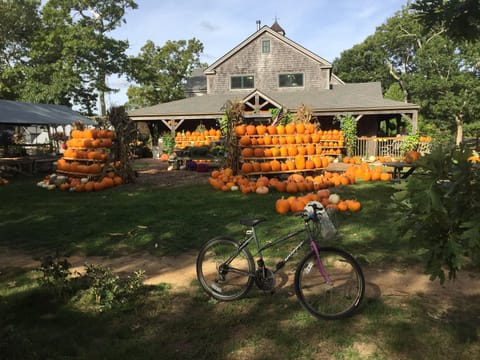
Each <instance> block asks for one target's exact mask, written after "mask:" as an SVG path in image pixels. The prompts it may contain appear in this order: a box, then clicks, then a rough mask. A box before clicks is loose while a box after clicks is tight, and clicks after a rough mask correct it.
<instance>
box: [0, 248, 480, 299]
mask: <svg viewBox="0 0 480 360" xmlns="http://www.w3.org/2000/svg"><path fill="white" fill-rule="evenodd" d="M68 261H69V262H70V264H71V265H72V267H71V269H72V271H78V272H80V273H82V272H84V270H85V267H84V265H85V263H89V264H101V265H103V266H107V267H109V268H111V269H112V270H113V271H115V272H118V273H128V274H131V273H133V272H134V271H136V270H144V271H145V275H146V280H145V283H146V284H159V283H168V284H171V286H172V291H189V290H190V289H192V288H193V287H192V284H193V282H194V281H196V270H195V261H196V253H185V254H182V255H181V256H177V257H161V258H158V257H155V256H153V255H151V254H148V253H137V254H133V255H128V256H122V257H117V258H108V257H99V256H93V257H80V256H72V257H70V258H68ZM38 266H39V261H38V260H35V259H33V256H32V255H27V254H25V253H22V252H19V251H15V250H8V249H5V248H0V277H1V276H2V274H3V273H5V272H8V269H9V268H30V269H33V268H37V267H38ZM364 271H365V280H366V282H367V288H366V295H367V297H368V298H378V297H383V298H385V297H387V298H388V297H393V298H399V297H400V298H402V297H405V298H407V297H413V296H420V297H423V298H425V299H428V298H431V299H436V300H438V299H442V303H443V304H444V306H445V308H449V307H450V306H454V305H455V304H457V305H458V301H459V300H461V299H465V298H466V297H472V296H480V274H479V273H476V272H469V271H463V272H460V273H459V274H458V277H457V279H456V280H455V281H447V282H446V283H445V284H444V285H441V284H440V283H439V281H438V280H437V281H435V282H431V281H430V280H429V277H428V276H427V275H425V274H422V272H421V269H420V268H418V267H411V268H405V269H388V270H384V269H377V268H364ZM293 275H294V274H293V271H288V270H287V271H285V272H280V273H278V274H277V291H278V292H288V293H289V294H290V295H293V287H292V282H293Z"/></svg>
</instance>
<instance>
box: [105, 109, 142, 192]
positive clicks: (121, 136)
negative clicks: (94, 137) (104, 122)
mask: <svg viewBox="0 0 480 360" xmlns="http://www.w3.org/2000/svg"><path fill="white" fill-rule="evenodd" d="M107 117H108V121H109V122H110V124H112V126H113V128H114V130H115V142H114V144H113V148H112V151H113V155H114V158H115V160H116V163H117V164H119V165H118V166H116V170H117V173H118V175H119V176H120V177H121V178H122V180H123V183H132V182H135V172H134V171H133V169H132V166H131V164H130V160H131V159H132V155H133V144H134V143H135V140H136V138H137V129H136V127H135V124H134V123H133V121H132V120H131V119H130V117H129V116H128V114H127V112H126V111H125V108H124V107H123V106H118V107H111V108H110V111H109V112H108V114H107Z"/></svg>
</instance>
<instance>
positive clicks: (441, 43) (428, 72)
mask: <svg viewBox="0 0 480 360" xmlns="http://www.w3.org/2000/svg"><path fill="white" fill-rule="evenodd" d="M478 59H480V42H476V43H466V42H464V41H463V42H460V43H459V42H454V41H452V40H450V39H449V38H447V37H437V38H436V39H435V40H434V41H433V43H432V46H429V47H425V48H422V49H419V51H418V52H417V71H416V72H415V74H414V75H413V76H412V78H411V80H410V88H411V92H412V94H413V97H414V98H415V99H416V102H418V103H419V104H420V105H421V107H422V113H423V114H424V116H425V117H427V118H428V119H430V121H431V122H434V123H435V124H436V125H437V127H438V128H447V129H448V130H449V131H450V132H452V133H455V134H456V139H455V140H456V141H455V143H456V144H457V145H459V144H460V143H461V142H462V141H463V128H464V124H468V123H473V122H475V121H476V120H477V119H478V118H479V117H480V104H479V102H478V99H479V98H480V78H479V76H478V75H479V74H480V63H479V61H478Z"/></svg>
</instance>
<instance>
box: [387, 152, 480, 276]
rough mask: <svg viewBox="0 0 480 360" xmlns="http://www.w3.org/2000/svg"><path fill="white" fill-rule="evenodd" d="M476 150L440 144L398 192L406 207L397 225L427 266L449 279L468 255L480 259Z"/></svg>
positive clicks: (399, 202) (397, 197)
mask: <svg viewBox="0 0 480 360" xmlns="http://www.w3.org/2000/svg"><path fill="white" fill-rule="evenodd" d="M471 154H472V151H471V150H467V149H465V148H455V149H453V150H445V149H444V148H441V147H438V148H436V149H434V150H433V151H432V153H431V154H430V155H427V156H425V157H423V158H420V160H418V161H417V162H416V165H418V166H419V168H420V171H417V172H416V173H414V174H413V175H412V176H411V177H410V179H411V180H409V181H408V183H407V187H406V189H405V190H404V191H401V192H399V193H397V194H395V200H396V202H397V205H398V206H399V207H400V208H401V210H402V211H403V216H402V217H401V220H400V221H399V228H400V230H401V233H402V234H403V236H404V238H406V239H408V240H410V243H411V244H412V246H413V247H416V248H421V249H424V250H425V253H426V259H425V264H426V271H427V273H428V274H430V275H431V279H432V280H434V279H436V278H437V277H438V278H439V279H440V281H441V282H443V281H445V272H444V268H445V267H446V268H447V270H448V275H449V278H450V279H451V278H454V277H455V275H456V272H457V271H458V270H460V269H461V268H462V267H463V266H464V265H465V264H466V263H467V261H471V262H473V263H476V264H477V265H478V260H479V259H480V238H479V236H478V234H479V233H480V169H479V167H478V166H476V165H474V164H472V163H471V162H470V161H468V157H469V156H471Z"/></svg>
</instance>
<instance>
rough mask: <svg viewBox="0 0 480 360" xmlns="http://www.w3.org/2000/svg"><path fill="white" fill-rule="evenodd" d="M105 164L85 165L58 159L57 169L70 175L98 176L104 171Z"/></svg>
mask: <svg viewBox="0 0 480 360" xmlns="http://www.w3.org/2000/svg"><path fill="white" fill-rule="evenodd" d="M103 167H104V164H99V163H94V164H89V165H87V164H83V163H80V162H78V161H73V162H68V161H67V160H65V159H63V158H62V159H58V161H57V169H58V170H60V171H65V172H69V173H77V174H85V175H98V174H100V173H101V172H102V171H103Z"/></svg>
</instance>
